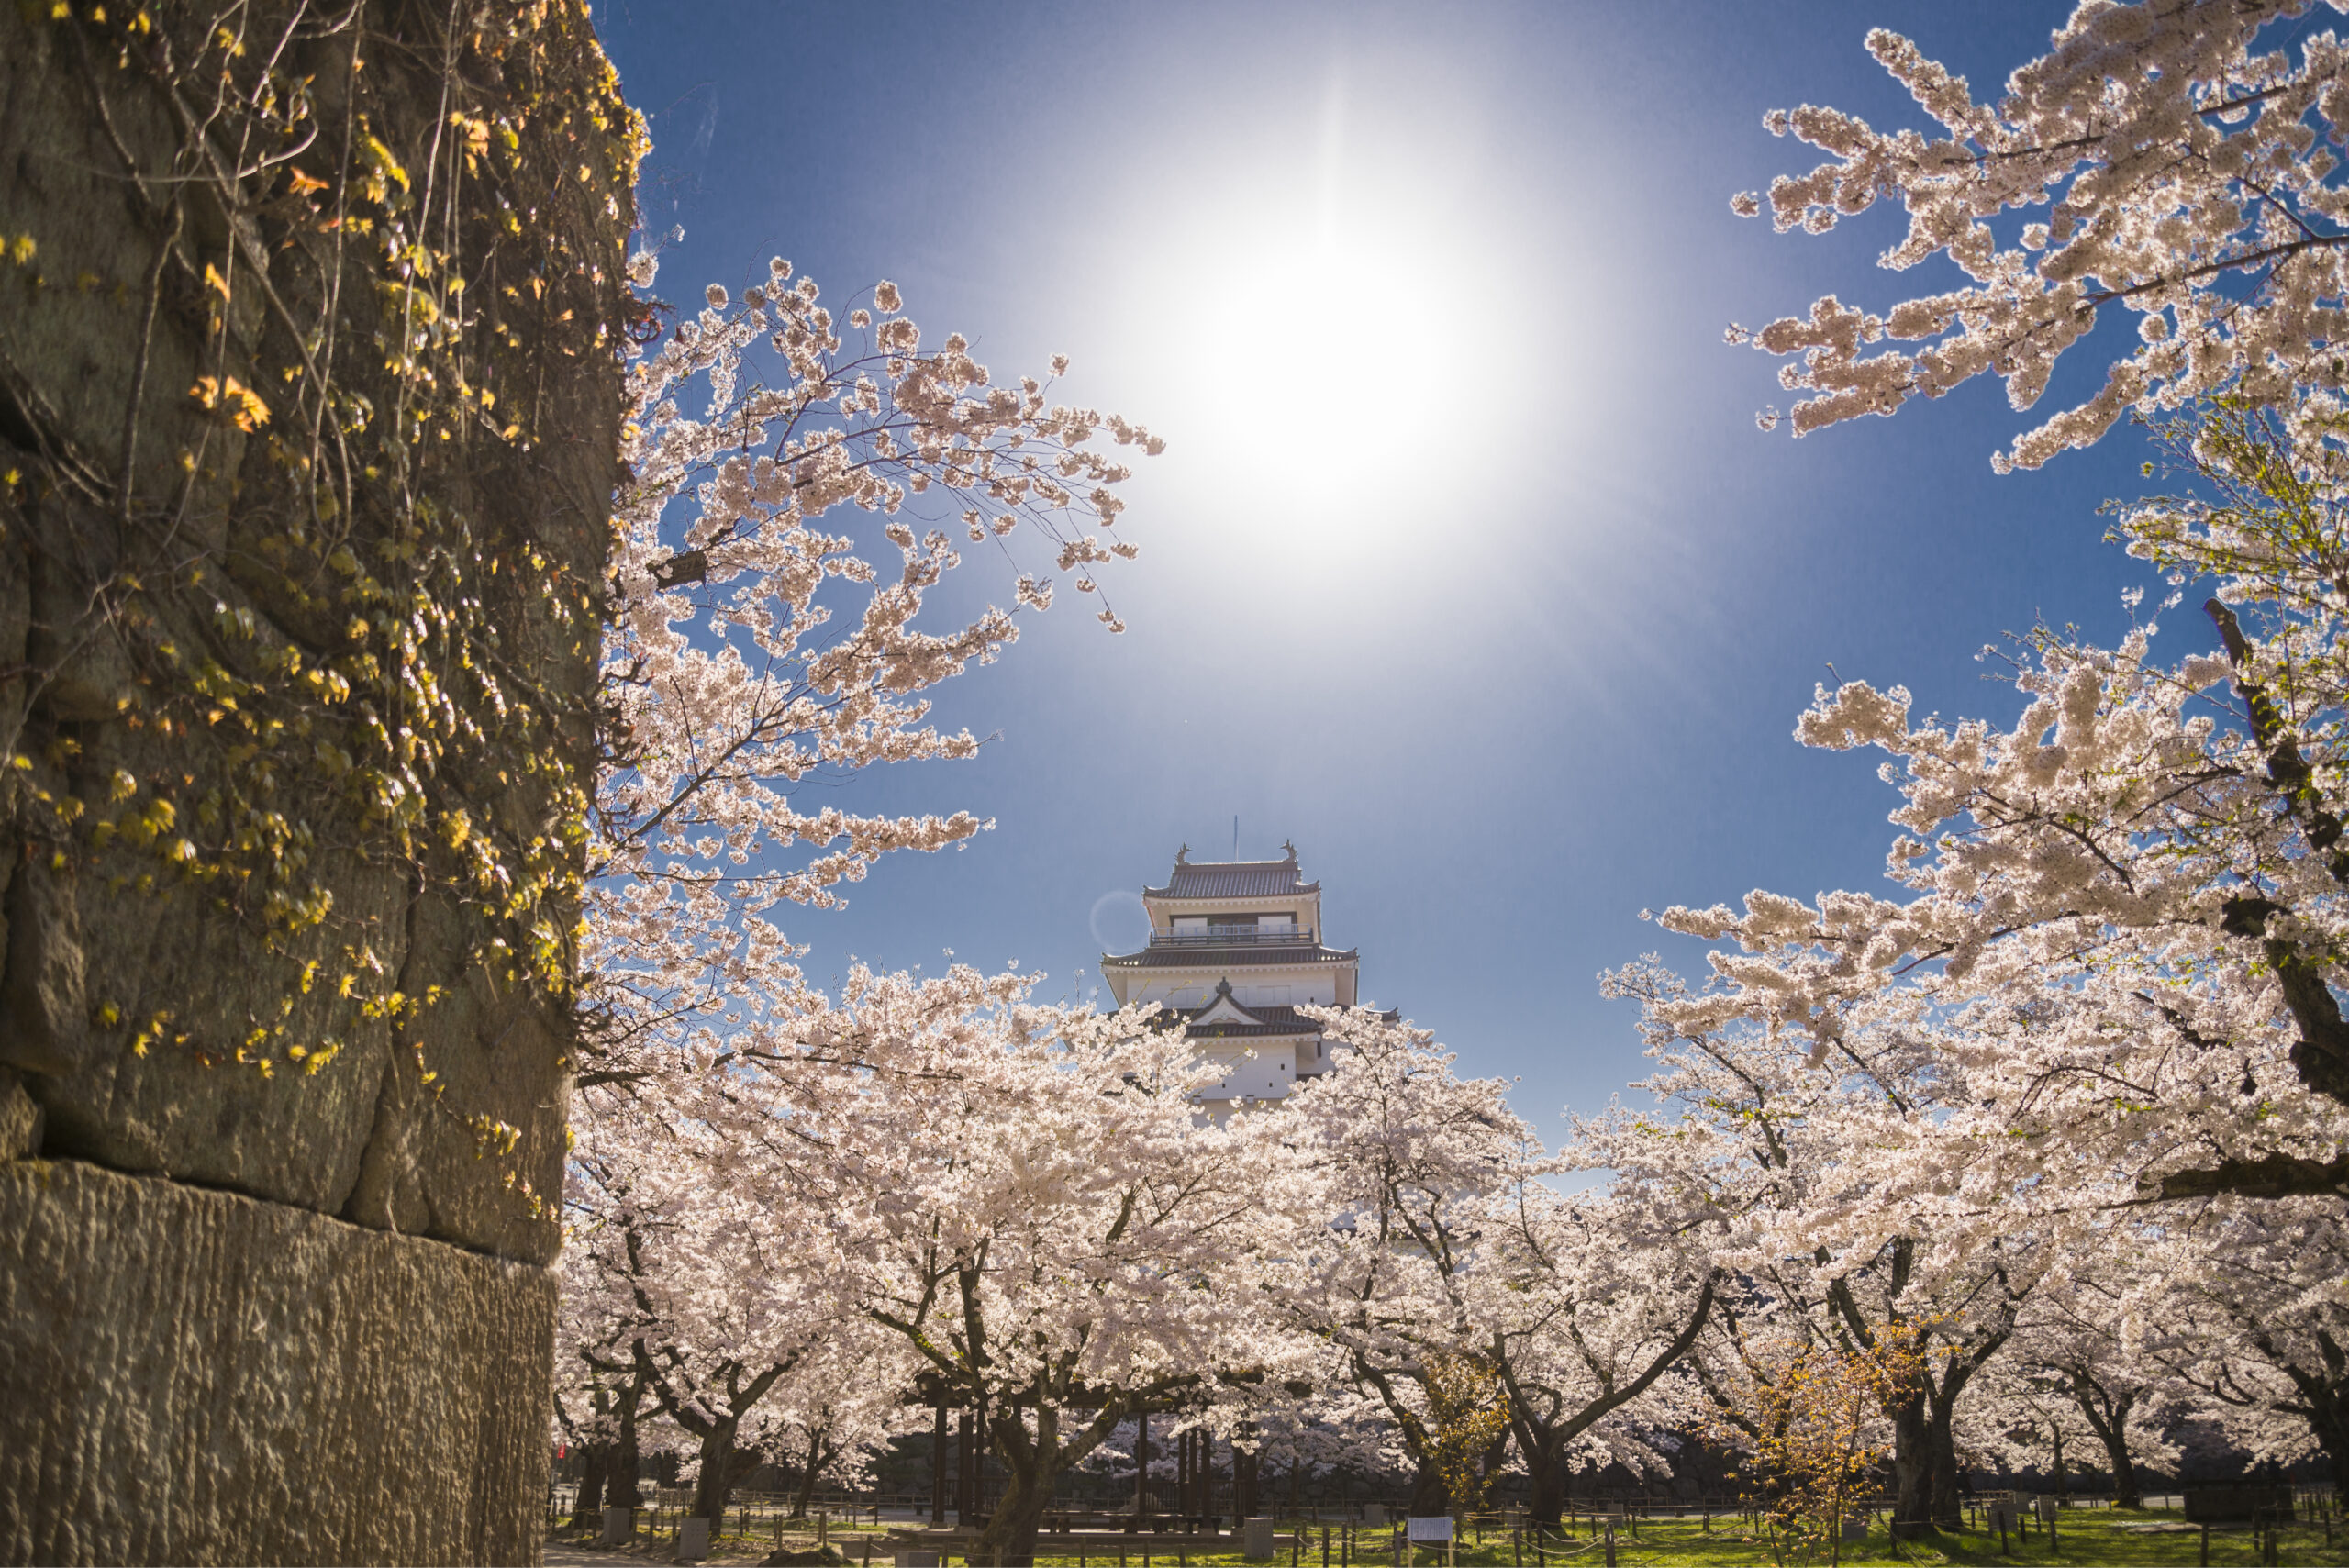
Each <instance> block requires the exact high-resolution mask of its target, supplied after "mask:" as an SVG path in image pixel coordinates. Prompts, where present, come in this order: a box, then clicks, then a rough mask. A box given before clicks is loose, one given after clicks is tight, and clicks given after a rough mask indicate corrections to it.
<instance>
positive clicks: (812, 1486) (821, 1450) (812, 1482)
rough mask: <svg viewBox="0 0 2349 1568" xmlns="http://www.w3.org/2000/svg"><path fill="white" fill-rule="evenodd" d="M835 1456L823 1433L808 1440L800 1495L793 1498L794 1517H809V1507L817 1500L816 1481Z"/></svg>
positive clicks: (801, 1475)
mask: <svg viewBox="0 0 2349 1568" xmlns="http://www.w3.org/2000/svg"><path fill="white" fill-rule="evenodd" d="M834 1457H835V1455H834V1452H833V1451H832V1450H831V1449H829V1448H828V1447H827V1446H825V1443H824V1439H823V1436H822V1434H820V1433H818V1434H817V1435H815V1436H812V1437H810V1438H809V1439H808V1440H807V1468H806V1469H805V1470H804V1471H803V1472H802V1473H801V1474H800V1477H799V1496H796V1497H794V1498H793V1499H792V1500H791V1517H792V1518H795V1519H804V1518H807V1509H808V1507H810V1506H811V1505H813V1504H814V1502H815V1501H816V1482H817V1480H818V1477H820V1476H821V1475H822V1474H823V1473H824V1471H825V1469H826V1468H827V1467H828V1466H829V1465H830V1463H831V1462H832V1460H833V1458H834Z"/></svg>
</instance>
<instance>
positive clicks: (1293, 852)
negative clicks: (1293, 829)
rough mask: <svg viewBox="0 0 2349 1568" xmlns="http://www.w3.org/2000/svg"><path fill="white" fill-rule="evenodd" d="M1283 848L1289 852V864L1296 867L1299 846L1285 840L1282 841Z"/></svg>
mask: <svg viewBox="0 0 2349 1568" xmlns="http://www.w3.org/2000/svg"><path fill="white" fill-rule="evenodd" d="M1281 848H1282V849H1284V850H1286V851H1288V863H1289V864H1291V865H1295V864H1296V863H1297V846H1296V845H1295V844H1293V843H1291V842H1289V841H1288V840H1286V839H1283V840H1281Z"/></svg>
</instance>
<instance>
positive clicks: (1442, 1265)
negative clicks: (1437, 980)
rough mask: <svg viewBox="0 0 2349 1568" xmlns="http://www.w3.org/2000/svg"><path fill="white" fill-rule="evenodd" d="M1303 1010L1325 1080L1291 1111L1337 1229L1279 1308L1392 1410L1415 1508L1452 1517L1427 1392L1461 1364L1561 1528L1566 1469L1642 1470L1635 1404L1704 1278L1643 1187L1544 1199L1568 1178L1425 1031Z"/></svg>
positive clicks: (1488, 1088) (1678, 1346) (1695, 1256)
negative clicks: (1497, 1409) (1411, 1469)
mask: <svg viewBox="0 0 2349 1568" xmlns="http://www.w3.org/2000/svg"><path fill="white" fill-rule="evenodd" d="M1310 1011H1312V1013H1313V1016H1314V1017H1316V1018H1319V1020H1320V1022H1321V1024H1322V1028H1323V1030H1324V1033H1325V1036H1326V1038H1327V1039H1329V1040H1330V1042H1331V1046H1332V1051H1333V1057H1332V1060H1333V1061H1334V1062H1335V1063H1336V1066H1335V1069H1334V1071H1332V1072H1331V1073H1328V1074H1327V1075H1325V1076H1323V1077H1320V1078H1319V1079H1316V1080H1315V1081H1313V1082H1312V1083H1310V1084H1307V1085H1305V1086H1304V1087H1303V1088H1302V1089H1300V1090H1299V1091H1297V1093H1296V1094H1294V1095H1291V1096H1290V1097H1289V1099H1288V1100H1287V1102H1286V1105H1285V1107H1284V1114H1285V1115H1286V1116H1290V1117H1294V1118H1296V1119H1297V1122H1298V1123H1300V1124H1301V1129H1300V1133H1299V1137H1300V1140H1301V1141H1302V1144H1303V1147H1304V1148H1305V1149H1306V1150H1307V1151H1308V1154H1309V1157H1310V1158H1311V1159H1312V1160H1313V1162H1314V1163H1315V1166H1316V1168H1317V1170H1319V1172H1320V1173H1321V1176H1322V1180H1323V1183H1324V1187H1323V1196H1322V1198H1321V1201H1322V1202H1323V1203H1324V1204H1326V1205H1327V1206H1328V1209H1329V1212H1330V1214H1331V1215H1333V1216H1337V1217H1341V1218H1340V1219H1339V1222H1338V1223H1336V1224H1334V1225H1330V1226H1327V1227H1325V1228H1323V1229H1320V1230H1319V1231H1317V1232H1315V1233H1314V1234H1313V1235H1312V1236H1310V1237H1309V1238H1308V1240H1306V1242H1305V1243H1303V1244H1304V1245H1306V1246H1308V1248H1309V1250H1308V1251H1305V1252H1303V1253H1301V1254H1300V1259H1299V1261H1300V1262H1302V1263H1304V1264H1305V1265H1306V1266H1305V1268H1304V1269H1303V1270H1302V1271H1301V1272H1300V1273H1299V1274H1298V1275H1297V1282H1296V1285H1295V1288H1293V1289H1292V1291H1291V1292H1290V1294H1289V1295H1288V1296H1287V1297H1286V1310H1287V1311H1288V1312H1289V1313H1291V1314H1292V1316H1293V1320H1294V1321H1295V1322H1296V1323H1297V1326H1298V1327H1299V1328H1300V1329H1303V1330H1305V1331H1308V1332H1309V1333H1311V1334H1313V1335H1315V1336H1316V1337H1318V1338H1319V1339H1322V1340H1326V1341H1327V1342H1329V1343H1330V1344H1331V1345H1333V1346H1335V1347H1336V1348H1338V1349H1339V1350H1340V1351H1342V1352H1343V1354H1344V1355H1345V1357H1346V1358H1347V1361H1348V1363H1349V1371H1350V1373H1351V1375H1352V1377H1353V1380H1354V1381H1355V1382H1357V1383H1358V1384H1359V1385H1361V1386H1362V1387H1363V1388H1364V1389H1365V1390H1367V1391H1368V1392H1370V1393H1371V1394H1373V1395H1374V1396H1375V1397H1376V1398H1377V1400H1378V1401H1379V1403H1380V1405H1381V1406H1382V1407H1384V1408H1385V1410H1386V1415H1387V1418H1388V1419H1389V1420H1390V1421H1391V1422H1392V1423H1393V1426H1394V1429H1395V1431H1396V1434H1397V1441H1398V1442H1399V1443H1400V1445H1401V1447H1402V1448H1403V1450H1404V1451H1405V1452H1406V1453H1408V1455H1409V1457H1410V1459H1411V1462H1412V1463H1413V1464H1414V1465H1415V1466H1416V1467H1417V1470H1418V1475H1417V1479H1416V1481H1415V1482H1414V1485H1413V1496H1412V1502H1411V1507H1413V1509H1414V1510H1415V1511H1418V1512H1421V1513H1439V1512H1442V1511H1443V1510H1444V1507H1445V1505H1446V1503H1447V1501H1448V1499H1447V1496H1446V1492H1447V1487H1446V1485H1445V1483H1444V1480H1443V1473H1442V1469H1443V1467H1442V1464H1441V1463H1440V1462H1439V1459H1438V1451H1439V1447H1440V1437H1441V1434H1440V1433H1439V1432H1438V1431H1437V1429H1436V1423H1435V1421H1434V1416H1435V1415H1436V1411H1435V1410H1434V1409H1433V1408H1432V1407H1431V1400H1430V1398H1429V1396H1428V1389H1427V1386H1426V1385H1427V1380H1428V1378H1429V1377H1430V1376H1431V1373H1439V1372H1440V1371H1441V1370H1442V1367H1443V1366H1445V1365H1447V1364H1453V1365H1456V1364H1458V1363H1460V1362H1464V1361H1465V1362H1470V1363H1471V1364H1473V1365H1475V1366H1476V1367H1479V1368H1482V1369H1486V1371H1488V1372H1489V1373H1490V1375H1491V1376H1492V1377H1493V1378H1494V1379H1495V1380H1496V1381H1497V1384H1498V1385H1499V1387H1500V1389H1501V1391H1502V1394H1503V1396H1505V1399H1506V1402H1507V1411H1508V1431H1509V1433H1510V1434H1511V1435H1513V1436H1514V1437H1515V1439H1516V1440H1517V1443H1518V1447H1519V1451H1520V1455H1521V1456H1522V1459H1523V1462H1524V1463H1525V1465H1526V1467H1527V1470H1528V1472H1529V1474H1530V1476H1531V1480H1532V1482H1533V1487H1534V1496H1535V1506H1536V1508H1537V1511H1540V1512H1541V1517H1542V1518H1545V1519H1548V1520H1551V1521H1554V1520H1555V1519H1556V1518H1557V1517H1558V1515H1559V1512H1560V1509H1561V1506H1562V1504H1563V1500H1564V1495H1565V1488H1566V1485H1567V1479H1568V1476H1569V1474H1570V1473H1571V1468H1572V1465H1573V1463H1574V1462H1575V1459H1577V1458H1581V1459H1585V1460H1590V1459H1597V1460H1598V1462H1606V1461H1607V1460H1610V1459H1616V1458H1622V1459H1628V1460H1631V1461H1632V1462H1646V1461H1647V1460H1649V1459H1652V1458H1653V1450H1652V1449H1651V1448H1650V1447H1649V1445H1648V1443H1647V1435H1648V1434H1649V1433H1650V1432H1652V1431H1653V1430H1654V1429H1657V1427H1659V1426H1660V1425H1663V1424H1665V1423H1660V1422H1655V1421H1645V1422H1643V1421H1642V1412H1643V1410H1644V1407H1643V1406H1642V1403H1641V1402H1642V1400H1643V1399H1645V1398H1647V1397H1648V1396H1650V1394H1651V1391H1652V1390H1653V1389H1654V1388H1655V1387H1656V1385H1657V1384H1658V1382H1659V1380H1660V1379H1663V1378H1664V1375H1665V1373H1667V1372H1668V1371H1669V1369H1670V1368H1671V1366H1672V1363H1673V1362H1675V1360H1676V1359H1677V1358H1678V1357H1679V1355H1680V1354H1682V1353H1683V1352H1684V1351H1686V1350H1687V1345H1688V1343H1689V1342H1690V1340H1692V1339H1693V1336H1694V1335H1695V1334H1696V1332H1697V1330H1698V1327H1699V1326H1700V1325H1701V1324H1702V1323H1703V1321H1704V1318H1705V1315H1706V1313H1707V1311H1708V1310H1709V1306H1710V1302H1711V1299H1712V1269H1711V1265H1710V1263H1709V1262H1708V1261H1707V1260H1705V1259H1704V1258H1703V1257H1702V1256H1701V1255H1700V1251H1699V1249H1698V1248H1697V1247H1696V1246H1695V1245H1693V1244H1690V1243H1687V1241H1685V1240H1682V1239H1680V1237H1679V1235H1678V1232H1677V1231H1676V1230H1675V1226H1676V1225H1677V1224H1678V1223H1679V1222H1680V1221H1682V1220H1685V1219H1686V1218H1687V1217H1686V1216H1685V1215H1683V1214H1678V1213H1670V1212H1668V1211H1669V1210H1670V1205H1669V1203H1668V1202H1666V1201H1664V1200H1661V1199H1660V1198H1659V1193H1660V1192H1661V1191H1662V1190H1663V1189H1662V1186H1661V1185H1660V1184H1650V1185H1642V1182H1643V1180H1644V1178H1645V1176H1646V1172H1645V1171H1641V1172H1639V1173H1629V1174H1625V1175H1623V1176H1620V1177H1619V1178H1618V1183H1617V1185H1616V1187H1615V1189H1613V1190H1612V1191H1611V1192H1609V1193H1604V1194H1596V1195H1584V1196H1581V1197H1578V1198H1576V1199H1575V1200H1571V1201H1568V1200H1564V1199H1560V1198H1559V1197H1558V1196H1557V1195H1556V1194H1554V1193H1553V1192H1552V1191H1551V1190H1550V1189H1549V1188H1548V1187H1546V1186H1544V1185H1543V1184H1542V1181H1541V1178H1542V1176H1544V1175H1547V1174H1550V1173H1553V1172H1555V1171H1556V1170H1558V1169H1559V1168H1560V1166H1559V1164H1558V1162H1554V1161H1553V1160H1552V1159H1551V1158H1550V1157H1549V1156H1547V1155H1546V1154H1545V1153H1544V1151H1542V1148H1541V1145H1540V1142H1539V1140H1537V1139H1535V1137H1534V1136H1533V1132H1532V1129H1531V1127H1529V1126H1528V1125H1527V1124H1526V1123H1525V1122H1524V1121H1523V1120H1522V1119H1521V1118H1519V1117H1518V1116H1517V1115H1516V1113H1515V1112H1513V1111H1512V1110H1511V1109H1510V1108H1509V1106H1508V1084H1506V1083H1505V1082H1503V1081H1501V1080H1498V1079H1464V1078H1462V1077H1460V1076H1459V1075H1458V1073H1456V1072H1455V1070H1454V1058H1453V1054H1452V1053H1451V1052H1449V1051H1445V1050H1443V1049H1442V1047H1441V1046H1440V1045H1439V1044H1437V1042H1436V1041H1435V1039H1434V1037H1433V1036H1432V1035H1431V1033H1429V1032H1428V1031H1426V1030H1423V1029H1413V1028H1411V1027H1409V1026H1408V1024H1403V1023H1399V1022H1397V1021H1394V1020H1391V1019H1389V1018H1385V1017H1383V1016H1381V1015H1379V1014H1377V1013H1375V1012H1372V1011H1370V1010H1368V1009H1365V1008H1359V1007H1357V1008H1353V1009H1347V1010H1342V1011H1341V1010H1337V1009H1311V1010H1310ZM1591 1163H1592V1164H1594V1165H1597V1164H1603V1163H1606V1161H1605V1160H1604V1159H1600V1158H1598V1157H1596V1156H1594V1157H1593V1159H1592V1161H1591ZM1495 1462H1497V1456H1494V1458H1493V1460H1492V1461H1488V1462H1487V1465H1486V1469H1487V1470H1488V1471H1489V1470H1490V1469H1491V1468H1493V1467H1494V1463H1495ZM1542 1510H1546V1511H1542Z"/></svg>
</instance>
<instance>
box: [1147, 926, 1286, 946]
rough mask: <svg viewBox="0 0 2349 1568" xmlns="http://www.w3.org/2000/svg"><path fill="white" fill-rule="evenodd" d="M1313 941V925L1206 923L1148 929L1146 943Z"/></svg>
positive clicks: (1174, 944) (1198, 943)
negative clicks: (1203, 924)
mask: <svg viewBox="0 0 2349 1568" xmlns="http://www.w3.org/2000/svg"><path fill="white" fill-rule="evenodd" d="M1311 940H1313V928H1312V927H1310V926H1299V925H1296V924H1289V925H1285V926H1208V927H1206V928H1204V929H1201V928H1198V927H1193V928H1192V929H1189V930H1182V931H1152V932H1151V933H1150V945H1151V946H1152V947H1154V948H1228V947H1246V946H1249V945H1250V944H1252V943H1258V942H1281V943H1284V944H1286V945H1288V946H1291V947H1294V946H1295V945H1297V943H1299V942H1309V941H1311Z"/></svg>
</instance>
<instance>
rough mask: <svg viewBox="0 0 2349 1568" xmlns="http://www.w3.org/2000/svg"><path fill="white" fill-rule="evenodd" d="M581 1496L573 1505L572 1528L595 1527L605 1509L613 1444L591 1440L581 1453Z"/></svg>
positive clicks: (575, 1499) (574, 1500)
mask: <svg viewBox="0 0 2349 1568" xmlns="http://www.w3.org/2000/svg"><path fill="white" fill-rule="evenodd" d="M580 1460H581V1464H580V1471H579V1496H577V1497H576V1498H574V1499H573V1502H572V1506H571V1528H572V1529H595V1528H596V1522H597V1520H598V1519H599V1518H600V1517H601V1516H602V1514H603V1510H604V1476H605V1474H606V1473H607V1472H608V1471H609V1470H610V1469H611V1467H612V1445H611V1444H610V1443H608V1442H603V1441H597V1442H591V1443H589V1444H587V1445H586V1448H585V1449H584V1451H583V1452H582V1453H581V1455H580Z"/></svg>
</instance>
